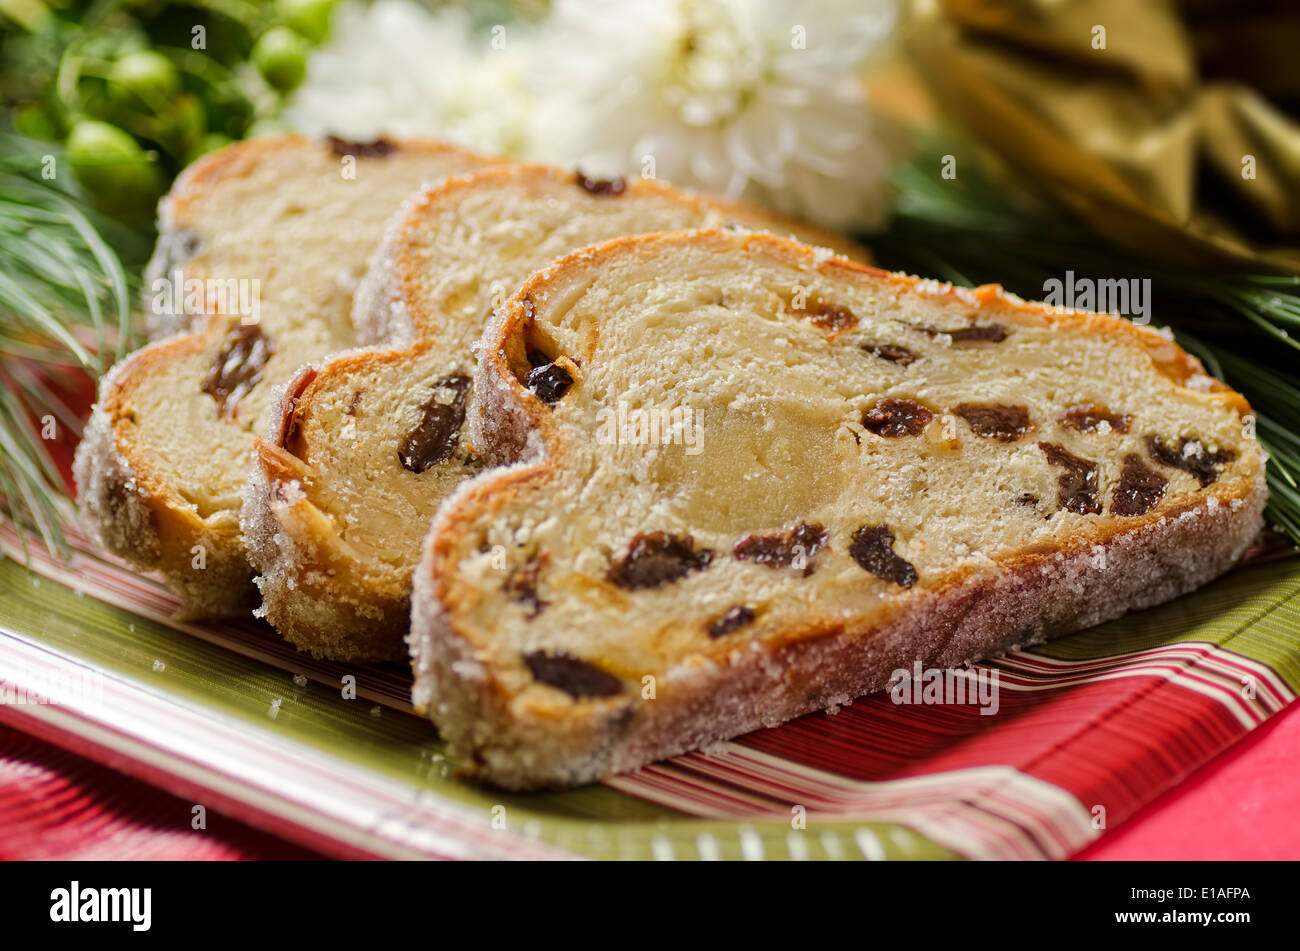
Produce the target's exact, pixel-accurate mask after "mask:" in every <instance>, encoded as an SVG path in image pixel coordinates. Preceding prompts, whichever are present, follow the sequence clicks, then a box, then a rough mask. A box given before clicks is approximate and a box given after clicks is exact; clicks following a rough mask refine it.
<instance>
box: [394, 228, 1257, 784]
mask: <svg viewBox="0 0 1300 951" xmlns="http://www.w3.org/2000/svg"><path fill="white" fill-rule="evenodd" d="M682 242H694V243H697V244H700V245H714V246H718V247H723V246H725V247H727V248H733V249H734V248H739V249H740V250H741V251H744V252H754V253H761V254H765V255H769V256H774V257H776V258H779V259H783V260H784V261H786V262H788V263H791V264H798V265H803V266H807V265H808V264H809V263H810V262H811V263H812V265H813V266H815V267H817V268H819V269H821V270H822V271H823V272H824V273H825V272H834V273H835V274H836V275H837V276H838V277H840V278H845V279H849V280H856V279H860V278H862V277H869V278H871V279H873V280H883V281H886V282H888V283H890V284H893V285H895V286H897V287H900V288H905V289H916V290H920V291H922V292H923V293H928V294H932V295H938V296H942V297H956V298H959V299H960V300H962V301H963V302H967V303H970V304H971V305H972V306H974V307H987V306H994V305H996V306H997V308H998V313H999V314H1000V315H1001V316H1002V317H1008V316H1009V317H1011V318H1012V319H1018V320H1024V321H1028V322H1035V323H1039V324H1047V325H1052V326H1072V327H1077V328H1081V329H1085V330H1087V331H1089V332H1092V333H1097V334H1108V335H1112V336H1120V337H1123V338H1125V339H1129V340H1131V341H1132V342H1134V343H1136V344H1137V345H1139V346H1140V347H1142V349H1143V350H1144V351H1145V352H1146V353H1147V355H1148V356H1149V357H1150V359H1151V365H1152V369H1153V370H1154V371H1156V372H1159V373H1163V374H1165V375H1168V376H1170V377H1171V378H1172V379H1174V380H1176V381H1178V382H1180V383H1182V382H1185V381H1186V380H1188V379H1189V378H1191V377H1193V376H1196V375H1199V374H1201V373H1202V372H1203V371H1202V370H1201V367H1200V364H1199V362H1197V361H1196V360H1195V359H1194V358H1192V357H1190V356H1189V355H1187V354H1186V353H1184V352H1183V351H1181V350H1180V349H1179V348H1177V347H1176V345H1174V344H1173V343H1172V342H1171V341H1169V340H1167V339H1166V338H1164V337H1163V336H1162V335H1160V334H1159V333H1157V332H1155V331H1151V330H1147V329H1144V328H1139V327H1136V326H1133V325H1132V324H1129V323H1127V322H1125V321H1120V320H1118V319H1115V318H1111V317H1106V316H1098V315H1094V314H1086V313H1077V312H1072V311H1062V310H1058V309H1054V308H1050V307H1047V306H1045V305H1040V304H1030V303H1026V302H1024V301H1020V300H1019V299H1017V298H1013V297H1010V296H1008V295H1005V294H1003V293H1002V292H1001V290H1000V289H999V288H995V287H983V288H979V289H976V290H973V291H966V290H961V289H957V288H952V287H948V286H947V285H938V284H935V283H934V282H927V281H921V280H918V279H916V278H910V277H906V276H902V275H897V274H888V273H886V272H882V271H879V270H876V269H873V268H866V267H863V266H861V265H856V264H853V263H851V262H847V261H844V260H840V259H830V260H825V261H820V260H816V259H815V258H814V256H813V255H812V254H811V253H810V252H809V251H808V250H807V249H805V248H802V247H801V246H799V245H797V244H795V243H793V242H789V241H786V240H784V239H780V238H773V237H771V236H768V235H749V236H744V237H737V236H734V235H728V234H726V233H724V232H720V231H703V232H695V233H693V234H690V235H687V236H683V235H681V234H670V235H650V236H638V237H630V238H624V239H620V240H617V241H612V242H609V243H607V244H604V245H601V246H599V247H596V248H591V249H586V250H584V251H581V252H578V253H576V254H573V255H570V256H569V257H567V258H564V259H562V260H560V261H558V262H556V263H555V264H554V265H552V266H551V267H550V268H548V269H546V270H545V271H543V272H539V273H538V274H536V275H534V276H533V277H532V278H531V279H530V280H529V281H528V282H526V283H525V284H524V285H523V286H522V287H521V288H520V290H519V291H518V292H517V293H516V295H515V296H514V297H513V298H512V299H511V300H510V301H509V302H507V304H506V305H505V306H504V307H503V308H502V309H501V311H500V312H499V314H498V317H497V318H496V319H495V320H494V322H493V325H492V326H491V327H490V328H489V331H488V334H487V336H486V337H485V340H484V344H483V348H482V350H483V352H482V356H481V362H480V366H479V370H478V378H477V384H476V385H477V386H478V387H479V389H480V391H481V392H482V393H483V394H484V395H483V400H484V410H483V413H484V416H483V418H484V419H485V420H486V421H487V422H485V424H484V425H483V427H482V431H481V433H480V435H479V439H480V441H483V442H484V443H485V445H483V446H482V448H483V449H484V451H485V452H486V453H487V454H488V455H489V456H492V455H493V453H494V452H495V454H496V456H495V461H497V462H502V463H506V462H510V461H512V460H520V461H518V462H517V463H516V464H515V465H513V466H510V467H509V468H503V469H498V470H495V471H491V472H488V473H486V474H484V475H483V476H481V477H479V478H478V479H476V480H474V481H473V482H472V483H469V484H467V485H465V486H463V487H462V489H461V490H460V491H459V492H457V493H456V495H454V496H453V497H452V498H451V499H450V500H448V502H447V503H446V504H445V505H444V506H443V508H442V510H441V511H440V513H439V515H438V518H437V519H436V520H435V523H434V526H433V528H432V530H431V531H430V534H429V536H428V538H427V539H426V543H425V551H424V557H423V560H422V561H421V564H420V567H419V568H418V569H417V571H416V575H415V594H414V596H413V604H412V631H411V639H410V641H411V650H412V658H413V662H414V666H415V673H416V685H415V699H416V704H417V708H422V709H427V711H428V712H429V713H430V714H431V715H432V716H433V719H434V721H435V723H436V724H437V725H438V726H439V729H440V731H441V732H442V733H443V735H444V737H445V738H446V739H447V740H448V741H449V743H450V745H451V748H452V751H453V753H454V754H455V755H457V756H458V757H460V758H461V759H462V760H463V762H464V764H465V769H466V771H467V772H468V773H469V774H471V775H474V776H477V777H478V778H481V779H483V780H485V781H488V782H491V783H494V784H498V785H502V786H505V787H508V788H539V787H548V786H564V785H573V784H576V783H581V782H588V781H591V780H594V779H598V778H600V777H602V776H605V775H609V774H610V773H613V772H618V771H621V770H625V769H630V768H635V767H636V766H639V765H642V764H644V763H646V762H649V761H651V760H653V759H658V758H662V757H665V756H670V755H673V754H675V753H678V752H682V751H684V750H688V749H693V748H697V747H699V746H701V745H704V744H707V743H709V742H712V741H716V740H718V739H723V738H726V737H730V736H733V735H736V734H737V733H741V732H745V731H747V730H751V729H755V728H758V727H760V726H764V725H774V724H776V723H779V722H781V721H783V720H786V719H789V718H790V717H793V716H797V715H799V714H801V713H804V712H808V711H810V710H815V709H820V708H822V707H824V706H827V705H831V704H839V703H844V702H847V701H848V700H850V699H852V698H853V697H856V696H859V695H861V694H863V693H867V692H870V691H873V690H878V689H880V688H882V687H883V686H885V684H886V683H887V681H888V679H889V677H890V674H891V672H892V671H894V670H895V669H898V668H907V669H910V667H911V665H912V662H913V661H915V660H921V661H922V663H923V665H924V666H926V667H948V666H955V665H958V664H960V663H962V662H965V661H970V660H975V659H979V658H981V657H986V656H989V655H992V654H997V653H999V652H1002V651H1004V650H1006V649H1007V648H1009V647H1011V646H1014V645H1024V644H1030V643H1034V642H1037V641H1040V640H1043V639H1044V638H1046V637H1048V636H1057V635H1060V634H1065V633H1069V632H1071V631H1074V630H1079V629H1081V628H1083V627H1087V626H1090V625H1092V624H1096V623H1099V622H1101V621H1104V620H1108V619H1110V618H1113V617H1117V616H1119V615H1121V614H1123V613H1125V612H1127V611H1130V610H1135V609H1139V608H1142V607H1147V606H1150V605H1154V604H1158V603H1161V602H1162V601H1166V600H1168V599H1170V598H1172V597H1176V596H1177V595H1179V594H1182V593H1184V592H1186V591H1189V590H1191V589H1193V588H1195V587H1197V586H1199V585H1201V584H1204V583H1205V582H1207V581H1209V580H1211V579H1212V578H1214V577H1216V576H1217V575H1219V574H1221V573H1222V572H1223V571H1225V570H1227V569H1228V568H1229V567H1231V566H1232V565H1233V564H1234V563H1235V562H1236V561H1237V560H1238V559H1240V557H1241V556H1242V555H1243V554H1244V552H1245V550H1246V548H1247V546H1248V545H1249V544H1250V542H1251V541H1252V540H1253V539H1254V538H1255V537H1256V535H1257V534H1258V531H1259V529H1260V526H1261V512H1262V508H1263V505H1264V502H1265V499H1266V495H1267V493H1266V489H1265V487H1264V473H1263V466H1262V464H1259V463H1258V460H1255V461H1254V462H1253V463H1252V464H1250V465H1248V466H1247V468H1248V469H1249V471H1245V472H1243V475H1244V476H1245V480H1244V482H1243V483H1240V484H1238V486H1237V487H1236V488H1233V487H1231V486H1220V487H1218V488H1216V489H1213V490H1210V491H1207V492H1205V493H1203V494H1202V495H1201V496H1199V497H1198V498H1197V499H1196V500H1195V501H1194V502H1191V503H1188V504H1186V505H1182V506H1178V507H1170V506H1166V507H1164V508H1163V509H1161V508H1157V509H1155V510H1153V511H1152V512H1149V513H1147V514H1146V515H1143V516H1139V517H1136V518H1132V519H1128V520H1126V521H1125V522H1124V523H1123V524H1122V525H1121V524H1120V523H1118V522H1115V523H1111V524H1110V525H1107V526H1103V527H1100V530H1083V529H1080V530H1078V531H1076V532H1074V533H1073V534H1071V535H1067V536H1066V537H1065V538H1064V539H1062V540H1061V541H1060V542H1059V543H1058V544H1056V545H1054V546H1052V547H1050V548H1039V549H1037V550H1030V549H1024V550H1021V551H1019V552H1016V553H1014V554H1012V555H1010V556H1007V557H1005V558H1003V559H1001V560H1000V562H998V563H997V564H996V566H995V569H994V570H993V571H991V572H990V571H981V572H978V573H977V572H975V571H972V570H958V571H952V572H949V573H948V574H947V575H945V576H943V577H941V578H938V579H933V580H930V579H927V582H926V585H925V586H924V589H921V588H917V589H914V590H913V591H911V592H909V593H908V595H907V597H906V598H903V599H899V600H898V601H897V602H895V603H894V604H892V605H891V606H889V607H888V608H885V609H883V610H881V611H880V612H879V614H878V615H877V617H876V619H875V620H874V622H873V623H872V624H871V626H870V627H869V628H867V629H863V630H846V629H844V627H843V626H842V624H841V623H837V622H834V621H832V620H830V619H828V618H820V619H818V618H810V619H808V620H807V621H806V622H805V623H804V624H802V625H798V626H795V627H792V628H790V629H788V630H785V631H783V632H781V635H780V636H779V637H775V638H773V639H772V640H771V642H770V644H771V646H770V648H769V647H767V646H765V647H764V648H763V649H762V650H755V651H744V652H740V654H741V655H742V656H740V657H739V658H738V657H737V654H736V652H734V651H732V650H731V646H730V645H726V644H724V643H721V642H713V643H711V644H705V645H702V646H700V648H699V650H698V651H697V652H696V653H695V655H694V656H693V658H692V659H691V664H692V665H694V668H695V669H694V672H693V673H692V674H683V675H682V681H681V683H680V684H679V686H678V687H677V688H676V689H673V688H672V687H671V686H665V685H664V684H663V683H662V682H661V683H660V687H659V693H658V696H657V698H656V699H655V702H654V703H653V704H652V705H646V704H644V703H641V702H639V701H638V700H636V699H635V698H632V699H628V698H626V697H620V698H618V699H617V700H613V701H611V700H606V699H587V700H581V701H573V700H571V699H569V698H568V697H562V696H560V695H559V694H558V692H554V691H551V692H541V693H539V692H529V693H527V694H521V693H517V692H515V689H514V688H512V687H511V686H510V685H508V684H507V682H506V680H505V679H503V677H502V676H501V671H500V670H498V669H497V668H496V667H495V666H494V660H493V658H494V644H493V643H492V641H491V639H490V638H489V637H487V636H486V635H485V634H484V632H483V631H481V630H480V629H477V628H475V627H474V626H473V625H472V624H469V623H467V622H466V620H465V619H466V618H467V617H468V616H470V614H471V612H472V611H473V610H474V609H475V608H476V606H477V602H478V599H479V598H480V597H481V595H480V593H479V592H478V591H477V589H475V588H474V587H472V586H470V585H467V584H462V583H460V582H459V580H458V575H457V566H458V564H459V563H460V560H461V559H462V558H463V557H464V555H465V553H466V544H467V542H468V540H469V539H472V538H475V537H477V536H476V534H475V531H474V529H475V528H476V527H477V526H481V525H483V524H489V523H491V520H492V518H493V516H494V515H495V514H496V513H499V512H501V511H502V510H503V509H505V508H506V507H508V506H509V505H510V504H511V502H512V500H514V499H517V498H519V497H521V496H524V495H525V494H526V492H527V489H528V487H529V486H543V485H546V484H547V483H548V482H550V480H551V479H552V478H553V476H554V474H555V473H556V472H558V471H560V470H563V469H564V468H565V466H566V465H567V464H568V463H569V459H568V453H567V447H566V444H565V442H564V440H563V439H562V438H561V436H560V433H559V429H558V424H557V423H556V422H555V417H554V414H553V413H552V412H551V411H550V410H549V408H548V407H546V406H545V405H543V404H542V403H541V402H540V401H539V400H537V399H536V398H534V397H533V396H532V395H531V394H530V393H529V392H528V391H527V390H526V389H525V388H524V387H523V386H522V385H521V384H520V382H519V379H518V373H517V371H518V369H519V368H520V367H521V366H523V365H524V363H523V361H524V360H525V355H524V352H523V351H524V348H525V343H524V340H525V331H526V330H528V329H529V326H530V324H531V322H532V321H533V319H534V315H533V308H534V304H533V301H534V300H545V299H546V296H547V294H548V292H550V291H551V290H552V289H554V288H555V287H557V285H558V286H563V280H564V278H565V276H566V275H568V274H571V273H583V272H589V271H591V270H599V269H600V268H601V267H602V265H603V264H604V262H606V261H607V260H609V259H611V258H614V257H617V256H619V255H621V254H623V253H625V252H626V251H628V249H632V248H642V249H656V248H662V250H663V251H664V253H668V251H669V249H670V248H671V247H672V246H674V245H677V244H679V243H682ZM1190 395H1192V396H1194V397H1195V398H1197V399H1203V400H1206V401H1210V402H1213V403H1217V404H1219V405H1221V406H1223V407H1225V408H1227V409H1229V410H1231V411H1233V412H1236V413H1238V414H1241V415H1243V416H1244V415H1245V414H1247V413H1249V411H1250V407H1249V405H1248V404H1247V403H1246V401H1245V400H1244V399H1243V398H1242V397H1241V396H1240V395H1239V394H1237V393H1235V392H1233V391H1232V390H1230V389H1229V388H1227V387H1225V386H1223V385H1222V384H1219V385H1215V386H1207V387H1204V388H1203V389H1201V390H1198V391H1196V392H1194V393H1192V394H1190Z"/></svg>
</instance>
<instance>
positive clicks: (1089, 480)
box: [1038, 442, 1101, 515]
mask: <svg viewBox="0 0 1300 951" xmlns="http://www.w3.org/2000/svg"><path fill="white" fill-rule="evenodd" d="M1038 448H1039V449H1041V450H1043V453H1044V454H1045V455H1046V456H1047V461H1048V462H1050V463H1051V464H1052V465H1054V466H1057V467H1058V468H1060V469H1063V470H1065V471H1063V472H1062V473H1061V474H1060V475H1059V476H1057V479H1056V484H1057V485H1058V486H1059V487H1060V488H1059V489H1058V491H1057V500H1058V501H1059V502H1060V503H1061V507H1062V508H1064V509H1067V510H1069V511H1071V512H1078V513H1079V514H1080V515H1100V514H1101V502H1100V501H1099V500H1098V498H1097V491H1098V489H1097V481H1098V474H1097V473H1098V470H1097V464H1096V463H1095V462H1091V461H1089V460H1087V459H1080V458H1079V457H1078V456H1076V455H1075V454H1074V453H1072V452H1070V451H1069V450H1068V449H1066V448H1065V447H1064V446H1058V445H1055V444H1054V443H1046V442H1040V443H1039V444H1038Z"/></svg>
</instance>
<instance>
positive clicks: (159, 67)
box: [108, 50, 181, 104]
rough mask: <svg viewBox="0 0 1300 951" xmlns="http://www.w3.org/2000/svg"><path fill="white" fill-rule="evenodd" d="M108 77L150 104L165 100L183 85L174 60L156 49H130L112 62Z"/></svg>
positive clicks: (115, 83) (110, 80) (118, 85)
mask: <svg viewBox="0 0 1300 951" xmlns="http://www.w3.org/2000/svg"><path fill="white" fill-rule="evenodd" d="M108 79H109V82H111V83H113V84H114V85H115V86H117V87H119V88H121V89H124V90H126V91H127V92H129V93H131V94H133V95H135V96H137V97H139V98H140V99H142V100H143V101H144V102H145V103H149V104H152V103H161V102H163V101H165V100H166V98H167V97H168V96H171V95H173V94H175V92H176V90H178V89H180V86H181V78H180V74H179V73H177V72H176V67H175V66H173V65H172V61H171V60H169V59H168V58H167V57H166V56H164V55H163V54H162V53H159V52H157V51H156V50H138V51H136V52H134V53H127V54H126V55H125V56H123V57H122V58H121V59H119V60H118V61H117V62H116V63H114V64H113V68H112V70H111V71H110V72H109V74H108Z"/></svg>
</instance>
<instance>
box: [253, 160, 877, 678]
mask: <svg viewBox="0 0 1300 951" xmlns="http://www.w3.org/2000/svg"><path fill="white" fill-rule="evenodd" d="M729 222H730V223H736V224H740V225H744V226H750V227H761V228H768V229H779V230H780V231H782V232H783V233H784V232H795V233H798V234H799V235H801V236H802V237H803V238H805V239H808V240H814V241H818V242H821V243H833V244H835V246H836V247H838V248H840V249H841V250H844V251H846V252H849V253H859V254H860V253H863V252H862V251H861V249H860V248H857V247H856V246H854V245H852V244H850V243H848V242H845V241H843V240H842V239H837V238H835V237H834V236H831V235H828V234H825V233H823V232H820V231H817V230H816V229H812V228H809V227H807V226H805V225H800V224H797V223H793V222H790V221H788V220H786V219H783V218H780V217H778V216H776V215H774V214H772V213H769V212H766V211H764V210H761V209H757V208H753V207H749V206H743V205H736V204H731V203H724V202H720V201H717V200H713V199H707V198H701V197H696V196H692V195H687V194H685V193H683V192H680V191H677V190H676V189H673V188H669V187H667V186H665V185H662V184H659V183H657V182H652V181H633V182H624V181H594V180H591V179H588V178H585V177H584V176H582V175H580V174H574V173H571V172H566V171H561V170H559V169H553V168H546V167H542V166H510V167H501V168H497V169H492V170H488V171H485V172H482V173H480V174H478V175H475V176H473V177H466V178H459V179H455V180H451V181H448V182H445V183H443V184H442V185H439V186H437V187H431V188H427V189H425V190H424V193H423V194H422V195H421V196H420V197H419V199H418V200H416V201H414V202H413V203H412V204H411V205H410V206H409V208H407V209H406V210H405V211H404V212H403V213H402V214H401V215H400V216H399V217H398V218H397V219H396V220H395V221H394V223H393V227H392V228H391V230H390V233H389V235H388V237H387V239H386V240H385V244H384V248H383V250H382V252H381V253H380V254H379V255H378V256H377V257H376V260H375V263H374V266H373V268H372V271H371V273H370V274H369V275H368V276H367V278H366V280H365V281H364V282H363V285H362V288H361V290H359V291H358V294H357V306H356V313H355V314H354V318H355V319H356V321H357V324H358V326H362V327H365V326H368V327H370V334H371V337H372V338H373V339H390V340H392V339H395V340H401V341H404V345H403V346H400V347H395V348H387V349H375V350H369V351H358V352H355V353H350V354H343V355H339V356H337V357H335V358H333V359H331V360H330V361H328V362H324V363H321V364H320V365H310V366H306V367H304V368H303V369H302V370H301V371H300V372H299V373H298V374H297V376H296V377H295V378H294V379H293V380H292V381H291V382H290V383H289V384H288V386H287V387H286V389H285V391H284V392H283V394H282V396H281V398H280V399H279V401H278V402H277V404H276V406H275V407H274V409H273V411H272V413H271V416H270V420H269V423H268V427H267V432H266V435H265V436H264V438H261V439H259V440H258V442H257V450H256V460H255V465H254V475H253V478H252V480H251V482H250V485H249V489H248V492H247V501H246V505H245V509H244V527H245V532H246V535H247V538H248V539H249V550H250V554H251V557H252V560H253V563H254V565H255V566H256V567H257V569H258V570H259V572H260V577H259V578H258V584H259V586H260V587H261V590H262V596H263V602H264V604H265V608H266V613H267V617H268V618H269V619H270V621H271V622H272V623H273V624H274V625H275V626H276V627H277V628H278V629H279V631H280V632H281V634H283V635H284V637H286V638H287V639H288V640H289V641H291V642H292V643H293V644H295V645H297V646H298V647H299V648H302V649H304V650H309V651H311V652H312V653H314V654H316V655H317V656H322V657H328V658H331V659H334V660H349V661H371V660H385V659H395V658H399V657H404V656H405V655H406V645H405V643H404V640H403V638H404V636H405V634H406V631H407V628H408V624H409V597H410V584H411V571H412V569H413V568H414V566H415V563H416V562H417V561H418V560H419V555H420V542H421V540H422V539H423V538H424V535H425V532H426V531H427V530H428V526H429V521H430V519H431V518H432V517H433V514H434V512H435V511H436V510H437V506H438V504H439V503H440V502H441V501H442V499H443V498H444V497H445V496H446V495H447V494H448V493H449V492H450V491H451V490H452V489H453V488H454V487H455V486H456V485H457V484H459V483H460V481H461V480H463V479H465V478H466V477H468V476H470V475H473V474H475V473H477V472H478V471H479V470H480V469H481V468H482V467H481V464H480V462H479V461H478V459H477V458H476V457H475V456H474V454H473V452H472V451H471V446H470V445H469V444H468V442H467V441H466V440H464V439H462V438H461V428H462V425H463V423H464V420H465V415H466V413H467V412H470V411H471V408H470V407H471V404H472V399H473V393H472V386H471V382H470V374H471V371H472V369H473V365H474V361H473V357H472V354H471V352H470V348H471V345H472V344H473V343H474V342H475V341H477V340H478V338H479V337H480V336H481V335H482V332H483V326H484V322H485V320H486V317H487V314H488V313H489V311H490V310H491V309H492V307H493V306H494V305H496V304H500V303H501V302H502V301H503V300H504V299H505V297H506V296H507V295H508V294H510V293H512V292H513V291H514V290H515V289H516V287H517V286H518V285H519V283H520V282H521V281H522V280H523V279H524V278H526V277H527V276H528V275H529V274H531V273H532V272H533V271H534V270H535V269H537V268H538V267H541V266H542V265H545V264H547V263H549V262H550V261H551V260H553V259H554V258H556V257H559V256H560V255H562V254H566V253H568V252H570V251H574V250H576V249H578V248H580V247H583V246H585V245H589V244H594V243H597V242H600V241H605V240H608V239H610V238H614V237H618V236H620V235H627V234H638V233H643V232H650V231H671V230H676V229H680V228H690V227H699V226H703V225H707V224H710V223H712V224H715V225H722V224H726V223H729Z"/></svg>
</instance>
